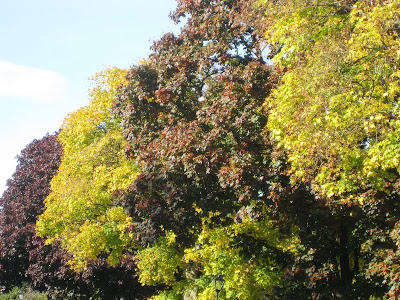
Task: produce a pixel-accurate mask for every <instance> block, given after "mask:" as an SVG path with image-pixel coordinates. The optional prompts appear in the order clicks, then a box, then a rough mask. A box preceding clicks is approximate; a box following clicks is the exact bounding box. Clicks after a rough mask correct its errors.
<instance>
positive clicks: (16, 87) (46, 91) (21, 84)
mask: <svg viewBox="0 0 400 300" xmlns="http://www.w3.org/2000/svg"><path fill="white" fill-rule="evenodd" d="M65 90H66V79H65V78H64V77H63V76H62V75H60V74H58V73H57V72H53V71H49V70H43V69H38V68H33V67H28V66H24V65H17V64H14V63H10V62H7V61H0V97H20V98H24V99H27V100H34V101H39V102H50V101H55V100H58V99H60V98H62V97H63V95H64V93H65Z"/></svg>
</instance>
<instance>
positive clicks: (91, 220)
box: [37, 68, 137, 270]
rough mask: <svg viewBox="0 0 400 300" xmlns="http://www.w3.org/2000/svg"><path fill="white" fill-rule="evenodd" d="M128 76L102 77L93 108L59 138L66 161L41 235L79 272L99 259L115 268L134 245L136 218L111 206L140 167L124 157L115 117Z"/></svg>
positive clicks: (72, 119)
mask: <svg viewBox="0 0 400 300" xmlns="http://www.w3.org/2000/svg"><path fill="white" fill-rule="evenodd" d="M124 76H125V71H123V70H119V69H116V68H113V69H108V70H105V71H103V72H101V73H99V74H97V75H96V76H95V77H94V82H95V87H94V88H93V90H92V93H91V96H92V100H91V102H90V104H89V105H88V106H86V107H83V108H81V109H79V110H78V111H76V112H75V113H73V114H71V115H69V117H68V118H67V119H66V120H65V121H64V124H63V126H62V129H61V132H60V134H59V140H60V142H61V144H62V145H63V150H64V156H63V159H62V161H61V165H60V168H59V171H58V173H57V174H56V176H55V177H54V178H53V179H52V181H51V192H50V194H49V195H48V197H47V198H46V201H45V205H46V210H45V212H44V213H43V214H42V215H41V216H40V217H39V220H38V222H37V231H38V234H39V235H41V236H43V237H46V238H47V242H48V243H52V242H54V241H60V242H61V245H62V247H64V248H66V249H67V250H68V252H70V253H72V254H73V256H72V259H71V260H70V261H69V264H71V266H73V268H75V269H76V270H82V269H84V268H85V266H86V263H87V261H88V260H94V259H96V258H97V257H98V256H99V255H100V254H102V255H106V256H107V257H108V262H109V263H110V264H112V265H116V264H118V263H119V258H120V257H121V256H122V254H123V251H125V250H129V249H130V247H132V245H133V238H132V236H131V233H130V232H129V231H128V230H127V228H128V226H129V225H130V223H131V218H130V217H129V216H128V215H126V214H125V213H124V211H123V209H122V207H120V206H116V205H114V204H113V202H112V193H113V192H116V191H118V190H119V189H123V188H125V187H127V186H128V184H129V183H131V182H132V180H133V179H134V178H135V177H136V174H137V168H136V165H135V162H134V161H132V160H128V159H127V158H126V156H125V153H124V145H125V142H124V140H123V137H122V132H121V129H120V127H119V119H118V118H116V117H115V116H113V115H111V114H110V108H111V103H112V101H113V97H114V95H115V91H116V88H117V87H118V86H119V85H120V84H123V83H124Z"/></svg>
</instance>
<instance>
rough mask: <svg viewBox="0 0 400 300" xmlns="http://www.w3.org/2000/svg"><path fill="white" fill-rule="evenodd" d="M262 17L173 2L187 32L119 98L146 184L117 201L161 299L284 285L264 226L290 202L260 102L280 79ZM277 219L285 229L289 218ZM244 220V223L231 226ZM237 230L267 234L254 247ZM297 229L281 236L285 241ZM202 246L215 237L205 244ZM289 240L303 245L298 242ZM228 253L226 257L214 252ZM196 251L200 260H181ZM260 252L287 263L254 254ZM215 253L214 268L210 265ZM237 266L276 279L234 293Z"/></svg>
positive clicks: (236, 7) (132, 76)
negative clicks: (216, 284)
mask: <svg viewBox="0 0 400 300" xmlns="http://www.w3.org/2000/svg"><path fill="white" fill-rule="evenodd" d="M263 10H264V9H263V7H259V6H256V5H255V2H254V1H241V0H235V1H178V8H177V10H176V11H175V12H174V13H173V15H172V16H173V18H174V19H175V20H176V21H179V19H180V18H181V17H183V16H186V17H187V23H186V25H185V26H183V28H182V31H181V33H180V34H179V36H174V35H173V34H170V33H168V34H166V35H164V36H163V37H162V38H161V39H160V40H159V41H156V42H155V43H154V45H153V48H152V49H153V53H152V55H151V56H150V57H149V58H148V59H147V60H146V61H144V62H143V63H142V64H140V65H138V66H134V67H132V68H131V69H130V70H129V71H128V75H127V80H128V84H127V85H125V86H123V87H121V88H120V89H119V92H118V93H117V100H116V102H115V103H114V111H115V112H116V114H117V115H118V116H119V117H121V119H122V128H123V132H124V137H125V138H126V139H127V141H128V144H127V149H126V150H127V153H128V155H130V156H131V157H134V158H135V159H136V160H137V161H138V162H139V164H140V171H141V173H140V175H139V176H138V177H137V178H136V179H135V180H134V181H133V183H132V185H131V186H130V187H129V188H128V189H127V190H126V192H122V193H120V194H119V195H116V196H117V197H116V198H115V199H116V201H119V203H120V204H121V205H122V206H124V207H125V209H126V210H127V211H129V215H130V216H132V219H133V222H134V226H133V228H132V232H133V233H134V236H136V239H137V242H138V245H139V251H138V254H137V257H138V259H139V262H138V268H139V278H140V280H141V282H142V283H144V284H149V285H160V287H159V289H160V291H163V289H164V291H163V292H161V293H160V294H159V295H158V296H155V298H157V299H166V298H167V299H175V298H181V297H182V296H183V294H184V293H185V291H186V292H188V291H189V290H190V289H191V288H194V287H196V288H198V291H199V292H200V291H201V293H203V296H202V297H205V298H204V299H209V297H212V295H211V294H210V292H212V289H211V279H212V275H216V273H218V272H221V273H224V275H226V286H230V289H229V292H230V293H231V296H232V297H238V298H241V297H242V296H243V295H244V294H245V293H246V291H250V290H253V291H254V290H258V291H259V293H260V294H258V295H257V296H260V295H261V294H265V293H266V292H267V291H271V290H273V289H274V288H275V287H277V286H279V285H280V283H281V282H282V281H281V279H282V277H281V276H283V275H282V274H283V273H284V272H283V270H284V269H285V267H286V264H287V262H288V261H289V260H290V259H289V258H287V257H285V255H287V256H288V257H290V256H291V255H290V254H289V252H290V251H286V252H287V253H286V254H284V253H283V252H285V251H283V250H282V249H280V248H279V246H278V245H279V242H277V241H276V240H274V239H273V238H272V237H271V236H273V235H274V232H275V231H274V230H276V228H274V226H272V225H271V226H266V225H265V223H264V222H267V221H265V220H269V215H271V216H272V215H273V211H272V209H270V207H273V206H274V205H275V204H276V203H277V202H279V201H280V200H282V199H283V198H285V197H289V196H291V193H292V191H291V190H290V188H288V187H287V183H288V180H287V177H285V176H282V174H281V166H282V162H281V161H278V156H277V154H274V153H273V150H272V146H271V144H270V141H269V139H268V138H267V137H266V134H265V132H264V129H265V126H266V124H267V114H266V111H265V110H264V109H263V103H264V101H265V98H266V97H267V96H268V95H269V92H270V90H271V89H272V87H273V86H274V80H275V78H276V74H275V71H274V69H273V68H272V67H271V66H270V65H268V64H267V62H266V57H264V52H263V49H264V47H265V45H264V40H263V39H262V36H263V35H264V30H265V29H264V27H263V20H262V19H263V14H264V11H263ZM274 155H275V158H276V160H275V159H274ZM285 188H286V190H285ZM279 191H280V192H279ZM252 214H254V216H253V217H252V219H247V218H246V216H247V215H252ZM274 219H275V221H276V220H278V221H282V219H284V217H283V214H282V215H279V216H274ZM206 220H208V221H207V223H204V222H206ZM242 221H243V222H244V221H246V222H248V223H244V224H243V225H242V226H243V227H242V226H241V225H236V223H241V222H242ZM235 222H236V223H235ZM204 224H206V226H205V225H204ZM245 224H249V225H248V226H249V227H246V226H245ZM203 225H204V226H203ZM241 228H243V230H244V231H245V230H246V229H248V230H251V229H255V230H256V228H257V229H258V230H260V231H262V230H261V229H260V228H264V229H265V230H270V232H269V233H265V235H264V236H261V235H255V236H252V234H251V233H248V234H247V233H244V232H241V231H240V230H242V229H241ZM249 228H251V229H249ZM291 229H292V227H291V224H290V223H287V226H286V227H285V226H282V228H281V231H280V234H281V235H280V236H279V238H280V239H281V240H280V241H281V242H282V241H283V240H285V239H289V238H288V237H287V236H286V235H285V234H289V235H290V233H289V232H290V230H291ZM239 233H240V234H239ZM235 234H237V235H240V236H235V237H232V238H231V237H230V235H235ZM269 234H270V235H269ZM204 236H207V238H208V237H213V238H212V239H211V240H210V242H206V241H201V239H202V237H204ZM279 238H278V240H279ZM291 241H292V242H293V244H294V245H296V241H297V239H296V237H293V239H292V240H291ZM224 242H227V243H229V246H228V248H227V249H222V248H221V247H217V246H216V245H222V244H224ZM214 243H215V244H214ZM200 244H202V247H204V251H199V252H198V253H197V254H193V256H191V258H189V255H186V256H185V253H186V252H193V253H194V252H196V251H195V250H194V249H195V248H196V245H200ZM238 245H240V246H238ZM263 247H265V248H266V249H269V250H270V251H271V252H270V253H279V254H281V256H282V257H285V259H282V257H280V258H279V259H276V260H275V259H274V258H270V259H265V257H263V256H262V255H263V254H262V253H259V252H256V254H255V257H252V256H251V255H249V254H248V253H250V252H251V251H252V250H254V251H256V249H260V248H263ZM211 249H212V250H214V251H216V253H215V255H216V257H217V258H215V259H214V260H212V259H211V260H210V261H212V262H211V263H207V261H209V258H210V256H209V254H207V251H211ZM269 250H268V251H269ZM266 252H267V250H266ZM230 255H232V256H230ZM276 256H279V255H278V254H277V255H276ZM195 257H196V259H194V258H195ZM232 257H234V258H235V259H236V260H235V261H236V263H237V265H236V267H238V268H240V267H243V272H241V273H240V274H241V275H243V274H245V273H246V272H247V273H248V274H250V273H252V272H253V271H254V272H258V274H259V275H260V278H261V277H262V276H265V278H267V277H268V275H267V274H268V271H267V270H272V269H274V268H276V270H278V269H279V270H281V271H279V272H277V273H276V274H275V276H272V277H271V278H270V280H266V281H263V280H261V279H260V280H257V279H255V278H252V277H251V276H250V275H249V276H247V275H248V274H247V275H246V276H247V277H246V278H248V279H249V282H248V285H247V286H246V283H243V285H236V287H235V280H237V278H238V277H235V276H232V277H229V276H228V274H229V272H228V269H229V270H232V269H233V268H234V266H233V264H232V262H229V260H230V258H232ZM185 259H187V260H186V261H185ZM257 262H258V263H260V266H259V267H260V269H259V270H258V269H257V267H256V265H257ZM261 262H262V263H261ZM212 264H213V265H212ZM191 265H193V266H195V267H193V270H191V267H190V266H191ZM228 266H229V268H228ZM225 267H227V269H226V270H224V268H225ZM263 268H264V269H263ZM187 269H188V270H187ZM185 270H186V271H189V273H191V271H193V272H194V273H198V274H197V275H196V276H197V277H196V278H193V279H190V278H188V277H187V272H186V271H185ZM196 270H197V271H196ZM213 273H214V274H213ZM237 276H238V274H237ZM265 278H264V279H265ZM250 279H251V280H250ZM235 294H236V296H234V295H235ZM238 295H241V296H238ZM163 297H164V298H163ZM199 297H200V296H199ZM207 297H208V298H207Z"/></svg>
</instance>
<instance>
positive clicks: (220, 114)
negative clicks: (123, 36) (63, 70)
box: [5, 0, 400, 300]
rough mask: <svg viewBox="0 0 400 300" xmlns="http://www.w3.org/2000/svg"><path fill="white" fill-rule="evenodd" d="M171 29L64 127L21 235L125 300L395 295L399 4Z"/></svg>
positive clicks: (188, 22)
mask: <svg viewBox="0 0 400 300" xmlns="http://www.w3.org/2000/svg"><path fill="white" fill-rule="evenodd" d="M171 17H172V19H173V20H174V21H175V22H177V23H178V22H181V21H182V20H183V21H182V22H183V25H182V28H181V31H180V33H179V34H178V35H174V34H172V33H167V34H164V35H163V36H162V37H161V38H160V39H159V40H157V41H155V42H154V44H153V46H152V48H151V49H152V54H151V55H150V56H149V57H147V58H146V59H143V60H142V61H141V62H140V63H139V64H138V65H135V66H132V67H131V68H130V69H128V70H120V69H116V68H110V69H107V70H105V71H103V72H100V73H99V74H97V75H96V76H95V77H94V79H93V83H94V87H93V89H92V92H91V100H90V103H89V105H87V106H86V107H83V108H81V109H79V110H78V111H76V112H74V113H72V114H70V115H69V116H68V117H67V118H66V120H65V121H64V123H63V126H62V129H61V131H60V133H59V135H58V139H59V141H60V143H61V145H62V147H63V155H62V158H61V163H60V165H59V167H57V168H58V170H56V169H54V171H53V173H51V175H49V177H48V178H47V177H46V178H47V182H48V181H49V180H50V178H51V177H52V179H51V188H50V191H49V190H48V187H47V190H44V191H43V195H42V196H41V198H40V201H43V197H46V200H45V206H46V209H45V211H44V212H43V213H42V215H41V216H40V217H39V220H38V222H37V233H38V234H39V235H40V236H42V237H45V238H46V239H47V243H48V244H52V243H53V244H54V245H55V246H54V247H58V246H56V245H59V246H60V247H62V248H63V249H64V250H62V251H65V255H64V256H63V258H62V260H63V262H67V264H68V265H69V266H70V267H72V268H73V269H74V270H75V271H76V272H80V274H81V275H79V276H85V275H84V274H94V273H93V272H94V271H93V270H103V271H104V272H105V273H107V272H113V271H112V270H114V271H115V270H117V272H119V271H120V270H124V268H125V270H126V269H129V270H134V272H132V273H129V274H130V275H129V276H133V277H134V281H133V282H134V285H133V286H134V287H135V289H134V291H135V292H137V293H139V295H138V297H143V298H144V297H150V299H158V300H160V299H182V298H184V299H191V298H193V297H196V299H204V300H205V299H214V297H215V291H214V289H213V285H212V280H213V278H215V276H217V275H218V274H220V275H222V276H223V278H224V280H225V284H224V288H223V290H222V291H221V293H220V295H219V296H220V298H221V299H262V298H268V297H269V298H270V299H340V298H347V299H397V298H398V297H400V282H399V274H400V273H399V267H398V266H399V259H398V256H399V251H400V250H399V240H400V238H399V236H400V235H399V228H400V225H399V224H400V223H399V219H400V210H399V207H398V203H399V200H400V194H399V192H400V190H399V186H400V184H399V183H400V177H399V174H400V167H399V161H400V150H399V149H400V147H399V146H398V145H399V137H400V132H399V124H400V123H399V107H398V98H399V95H400V87H399V83H400V82H399V78H400V73H399V71H398V69H399V63H400V50H399V49H400V45H399V34H400V30H399V28H400V1H399V0H382V1H363V0H345V1H337V0H317V1H315V0H305V1H300V0H293V1H287V0H276V1H269V0H251V1H249V0H247V1H246V0H217V1H210V0H178V1H177V9H176V10H175V11H174V12H172V13H171ZM40 155H42V154H40ZM43 155H44V154H43ZM56 171H57V173H56ZM53 174H55V176H54V177H53ZM9 193H11V190H10V192H9ZM7 195H10V197H11V196H12V195H11V194H7ZM7 197H8V196H7ZM11 198H12V197H11ZM13 199H17V198H13ZM40 201H39V203H40ZM40 212H41V211H40ZM5 233H6V231H5ZM32 234H33V233H32ZM55 249H56V248H55ZM60 251H61V249H60ZM110 265H112V266H114V267H111V266H110ZM113 268H114V269H113ZM91 272H92V273H91ZM77 276H78V275H77ZM88 278H89V277H88ZM92 278H93V277H92ZM102 278H103V277H102ZM112 278H115V277H112ZM130 278H131V277H130ZM91 280H92V281H94V279H91ZM127 280H129V279H127ZM114 284H115V285H118V282H115V283H114ZM139 284H140V285H142V286H148V287H149V288H143V287H140V286H139ZM107 295H110V293H109V294H107ZM99 297H100V296H99Z"/></svg>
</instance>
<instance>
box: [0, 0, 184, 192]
mask: <svg viewBox="0 0 400 300" xmlns="http://www.w3.org/2000/svg"><path fill="white" fill-rule="evenodd" d="M175 7H176V3H175V0H147V1H143V0H113V1H110V0H35V1H32V0H1V1H0V37H1V39H0V105H1V108H0V195H1V194H2V193H3V191H4V190H5V188H6V181H7V179H8V178H11V176H12V174H13V172H14V171H15V167H16V164H17V161H16V156H17V155H18V154H19V153H20V152H21V150H22V149H23V148H24V147H25V146H26V145H27V144H29V143H30V142H31V141H32V140H34V139H40V138H41V137H43V136H44V135H46V133H53V132H54V131H56V130H58V129H59V128H60V126H61V124H62V121H63V119H64V118H65V117H66V116H67V114H68V113H70V112H72V111H75V110H76V109H78V108H80V107H82V106H84V105H87V104H88V103H89V98H88V89H89V87H90V81H89V78H90V77H92V76H93V75H94V74H95V73H96V72H99V71H101V70H103V69H105V68H107V67H110V66H116V67H119V68H129V67H130V66H132V65H134V64H137V63H138V62H139V61H140V59H141V58H145V57H147V56H148V55H149V54H150V53H151V51H150V49H149V48H150V46H151V44H152V41H154V40H156V39H158V38H160V37H161V36H162V35H163V34H164V33H167V32H170V31H173V32H175V33H177V32H178V26H176V25H175V24H174V23H173V22H172V21H171V20H170V19H169V17H168V15H169V13H170V12H171V11H172V10H174V9H175Z"/></svg>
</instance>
